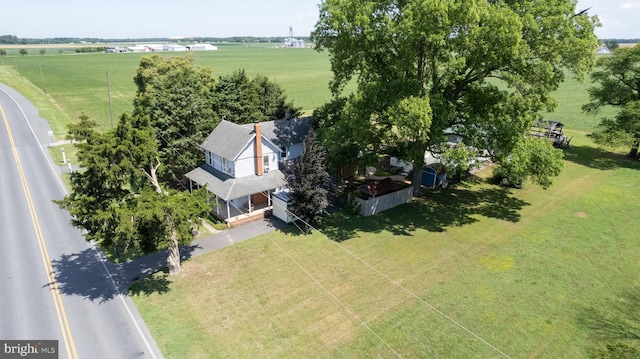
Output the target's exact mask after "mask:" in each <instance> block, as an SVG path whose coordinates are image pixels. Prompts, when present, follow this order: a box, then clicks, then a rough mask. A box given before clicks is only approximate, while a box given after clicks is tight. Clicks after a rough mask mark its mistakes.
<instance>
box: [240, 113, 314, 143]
mask: <svg viewBox="0 0 640 359" xmlns="http://www.w3.org/2000/svg"><path fill="white" fill-rule="evenodd" d="M260 126H262V134H263V135H264V136H265V137H266V138H267V139H269V141H271V142H273V143H274V144H275V145H277V146H290V145H293V144H296V143H302V141H304V138H305V137H306V136H307V134H308V133H309V130H310V129H311V117H301V118H293V119H290V120H286V119H283V120H275V121H267V122H261V123H260ZM252 128H253V127H252Z"/></svg>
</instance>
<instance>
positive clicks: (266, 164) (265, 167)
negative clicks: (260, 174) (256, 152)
mask: <svg viewBox="0 0 640 359" xmlns="http://www.w3.org/2000/svg"><path fill="white" fill-rule="evenodd" d="M262 170H263V171H264V173H268V172H269V155H266V156H262Z"/></svg>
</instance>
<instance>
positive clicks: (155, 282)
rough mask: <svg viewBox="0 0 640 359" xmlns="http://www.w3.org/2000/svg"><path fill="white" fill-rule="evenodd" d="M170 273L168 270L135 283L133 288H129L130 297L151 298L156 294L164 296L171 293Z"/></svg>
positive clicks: (165, 269) (164, 269)
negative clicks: (150, 296)
mask: <svg viewBox="0 0 640 359" xmlns="http://www.w3.org/2000/svg"><path fill="white" fill-rule="evenodd" d="M170 284H171V280H169V271H168V269H167V268H163V269H162V270H160V271H158V272H156V273H153V274H151V275H149V276H146V277H144V278H142V279H139V280H137V281H135V282H134V283H133V284H132V285H131V287H129V295H130V296H134V295H137V296H142V295H144V296H149V295H151V294H154V293H158V294H164V293H167V292H169V290H170V288H169V285H170Z"/></svg>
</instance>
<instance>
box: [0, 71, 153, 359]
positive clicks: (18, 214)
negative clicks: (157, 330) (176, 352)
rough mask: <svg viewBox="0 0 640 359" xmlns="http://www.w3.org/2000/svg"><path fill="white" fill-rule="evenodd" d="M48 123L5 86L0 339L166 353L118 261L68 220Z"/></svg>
mask: <svg viewBox="0 0 640 359" xmlns="http://www.w3.org/2000/svg"><path fill="white" fill-rule="evenodd" d="M48 132H49V127H48V124H47V123H46V121H44V120H43V119H41V118H39V116H38V114H37V110H36V109H35V108H34V107H33V106H32V105H31V104H30V103H29V102H28V101H26V99H24V98H23V97H22V96H21V95H19V94H18V93H16V92H15V91H13V90H12V89H10V88H8V87H7V86H5V85H4V84H0V341H1V340H15V339H24V340H58V348H59V358H92V359H93V358H108V359H114V358H117V359H119V358H161V357H162V355H161V353H160V351H159V350H158V348H157V346H156V344H155V341H154V340H153V339H152V338H151V336H150V335H149V332H148V330H147V328H146V326H145V324H144V322H143V321H142V319H141V317H140V315H139V313H138V311H137V309H136V307H135V306H134V304H133V302H132V301H131V300H130V298H128V297H127V296H126V295H123V294H122V293H121V292H120V290H119V289H118V288H122V287H123V283H118V284H116V283H115V280H114V278H116V277H117V276H115V275H114V276H113V277H112V276H111V273H114V272H115V269H114V267H113V265H111V264H109V263H108V262H106V261H104V260H103V259H102V254H101V253H100V252H99V251H98V250H96V249H95V248H94V247H93V246H92V245H91V244H90V243H88V242H87V241H85V240H84V238H83V237H82V235H81V233H80V231H79V230H78V229H76V228H74V227H72V226H71V225H70V224H69V219H70V218H69V215H68V213H67V212H66V211H63V210H61V209H60V208H59V207H58V206H57V205H56V204H55V203H53V202H52V200H53V199H61V198H63V197H64V195H65V194H66V190H65V189H64V186H63V184H62V183H61V181H60V172H61V171H62V169H61V168H60V167H59V166H56V165H54V164H53V163H52V160H51V159H50V156H49V155H48V152H47V150H46V147H47V146H48V145H49V144H50V143H51V138H49V134H48Z"/></svg>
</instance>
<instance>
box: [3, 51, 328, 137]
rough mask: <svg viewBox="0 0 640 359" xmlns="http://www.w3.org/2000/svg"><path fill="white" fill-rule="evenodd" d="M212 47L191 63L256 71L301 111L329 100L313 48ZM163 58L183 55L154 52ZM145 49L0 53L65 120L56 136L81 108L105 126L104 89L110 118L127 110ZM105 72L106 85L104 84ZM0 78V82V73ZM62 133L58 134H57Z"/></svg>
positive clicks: (217, 70)
mask: <svg viewBox="0 0 640 359" xmlns="http://www.w3.org/2000/svg"><path fill="white" fill-rule="evenodd" d="M217 46H218V49H219V50H217V51H198V52H193V53H188V54H192V55H193V56H195V57H196V62H197V64H199V65H201V66H206V67H210V68H211V69H212V71H213V73H214V75H215V76H221V75H226V74H230V73H232V72H233V71H235V70H240V69H245V70H246V72H247V75H248V76H250V77H253V76H255V75H257V74H262V75H265V76H267V77H269V79H271V80H272V81H274V82H276V83H278V84H279V85H280V86H282V88H283V89H284V90H285V94H286V95H287V97H288V98H289V99H291V100H292V101H293V103H294V105H296V106H299V107H302V109H303V111H304V112H305V113H306V114H311V112H312V111H313V109H315V108H317V107H318V106H321V105H322V104H324V103H325V102H327V101H329V99H330V97H331V93H330V91H329V89H328V85H329V81H330V80H331V70H330V65H329V55H328V54H327V53H326V52H323V53H319V52H317V51H315V50H313V49H308V48H306V49H290V48H289V49H287V48H276V47H273V46H267V45H255V44H254V45H241V44H220V45H217ZM158 54H161V55H163V56H183V55H185V54H187V53H185V52H176V53H168V52H162V53H158ZM148 55H150V53H122V54H106V53H96V54H75V53H66V52H63V53H62V54H60V53H58V52H56V50H53V49H50V50H47V52H46V53H45V54H44V55H39V54H38V51H37V50H35V49H34V50H31V52H30V53H29V55H26V56H20V55H18V54H17V53H15V54H14V53H9V54H8V55H7V56H2V57H0V66H6V67H7V68H8V69H5V72H7V71H9V70H15V71H16V73H17V75H20V76H23V77H25V78H26V79H28V80H29V81H30V82H31V83H32V84H33V85H34V86H35V87H37V88H39V89H40V91H42V94H43V95H44V93H45V92H46V94H47V96H46V97H47V98H48V99H49V101H51V102H52V103H54V104H55V105H56V106H58V107H59V108H61V109H62V110H63V112H64V113H66V114H67V115H68V118H66V119H63V120H62V122H63V123H61V124H59V125H56V126H53V127H54V131H56V135H59V136H60V135H63V134H64V132H66V131H65V130H64V128H65V125H66V123H67V122H68V121H75V120H76V119H77V118H78V117H79V116H80V114H82V112H85V113H87V114H88V115H89V117H90V118H92V119H93V120H95V121H97V122H98V123H99V124H100V126H101V127H102V128H103V129H106V128H108V127H110V123H111V115H110V109H109V92H110V97H111V104H112V108H113V117H114V121H117V119H118V117H119V115H120V114H122V113H123V112H125V111H131V108H132V106H131V102H132V99H133V96H134V95H135V90H136V89H135V84H134V83H133V77H134V76H135V71H136V67H137V66H138V63H139V61H140V58H141V57H142V56H148ZM107 73H108V81H109V87H107ZM0 81H3V82H6V80H3V78H2V77H0ZM61 131H62V132H61Z"/></svg>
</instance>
